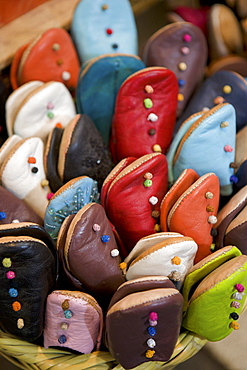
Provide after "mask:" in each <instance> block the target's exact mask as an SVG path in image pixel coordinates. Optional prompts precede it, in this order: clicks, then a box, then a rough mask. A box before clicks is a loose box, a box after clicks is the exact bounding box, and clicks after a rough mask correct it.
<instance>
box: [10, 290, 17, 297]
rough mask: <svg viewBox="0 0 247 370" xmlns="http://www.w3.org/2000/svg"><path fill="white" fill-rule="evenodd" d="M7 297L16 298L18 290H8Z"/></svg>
mask: <svg viewBox="0 0 247 370" xmlns="http://www.w3.org/2000/svg"><path fill="white" fill-rule="evenodd" d="M9 295H10V297H17V296H18V290H17V289H15V288H10V289H9Z"/></svg>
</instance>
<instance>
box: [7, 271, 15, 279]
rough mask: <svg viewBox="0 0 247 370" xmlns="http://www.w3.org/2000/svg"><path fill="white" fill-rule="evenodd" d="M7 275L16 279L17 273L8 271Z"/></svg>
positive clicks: (8, 277)
mask: <svg viewBox="0 0 247 370" xmlns="http://www.w3.org/2000/svg"><path fill="white" fill-rule="evenodd" d="M6 277H7V279H10V280H11V279H14V278H15V273H14V271H8V272H6Z"/></svg>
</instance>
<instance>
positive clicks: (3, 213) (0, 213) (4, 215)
mask: <svg viewBox="0 0 247 370" xmlns="http://www.w3.org/2000/svg"><path fill="white" fill-rule="evenodd" d="M5 218H6V213H5V212H0V220H4V219H5Z"/></svg>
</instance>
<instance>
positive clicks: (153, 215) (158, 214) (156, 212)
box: [151, 211, 160, 218]
mask: <svg viewBox="0 0 247 370" xmlns="http://www.w3.org/2000/svg"><path fill="white" fill-rule="evenodd" d="M151 215H152V217H153V218H158V217H159V216H160V213H159V211H152V214H151Z"/></svg>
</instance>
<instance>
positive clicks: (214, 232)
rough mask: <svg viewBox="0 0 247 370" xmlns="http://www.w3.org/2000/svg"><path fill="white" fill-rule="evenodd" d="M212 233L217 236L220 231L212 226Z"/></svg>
mask: <svg viewBox="0 0 247 370" xmlns="http://www.w3.org/2000/svg"><path fill="white" fill-rule="evenodd" d="M210 234H211V235H212V236H217V235H218V231H217V229H214V228H212V229H211V232H210Z"/></svg>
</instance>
